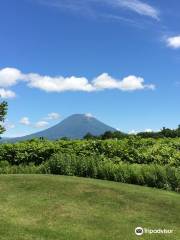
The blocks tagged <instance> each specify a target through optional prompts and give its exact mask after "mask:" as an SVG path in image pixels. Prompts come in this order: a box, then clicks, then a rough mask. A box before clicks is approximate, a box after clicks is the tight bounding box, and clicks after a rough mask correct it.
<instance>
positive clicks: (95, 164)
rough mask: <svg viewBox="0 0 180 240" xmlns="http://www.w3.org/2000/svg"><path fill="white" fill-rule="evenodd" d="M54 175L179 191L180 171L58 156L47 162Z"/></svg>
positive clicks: (50, 171) (74, 156)
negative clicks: (90, 178)
mask: <svg viewBox="0 0 180 240" xmlns="http://www.w3.org/2000/svg"><path fill="white" fill-rule="evenodd" d="M45 168H46V169H47V172H49V173H52V174H62V175H69V176H71V175H75V176H80V177H92V178H99V179H105V180H111V181H117V182H124V183H131V184H138V185H145V186H149V187H156V188H163V189H169V190H174V191H178V189H179V188H180V170H179V169H178V168H175V167H170V166H160V165H155V164H149V165H147V164H141V165H140V164H129V163H122V162H119V163H113V162H112V161H111V160H109V159H106V158H102V157H99V156H89V157H87V158H86V157H77V156H76V155H70V154H62V153H58V154H55V155H53V156H52V157H51V158H50V160H49V161H47V162H46V163H45Z"/></svg>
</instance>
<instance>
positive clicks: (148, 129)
mask: <svg viewBox="0 0 180 240" xmlns="http://www.w3.org/2000/svg"><path fill="white" fill-rule="evenodd" d="M145 132H147V133H151V132H153V130H152V129H150V128H147V129H145Z"/></svg>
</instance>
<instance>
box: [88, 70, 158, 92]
mask: <svg viewBox="0 0 180 240" xmlns="http://www.w3.org/2000/svg"><path fill="white" fill-rule="evenodd" d="M93 85H94V87H95V88H96V89H100V90H102V89H119V90H122V91H135V90H142V89H145V88H149V89H152V90H153V89H154V88H155V86H154V85H153V84H149V85H146V84H144V79H143V78H141V77H136V76H133V75H131V76H128V77H125V78H123V79H122V80H116V79H115V78H112V77H111V76H109V75H108V74H107V73H103V74H102V75H100V76H99V77H97V78H96V79H94V80H93Z"/></svg>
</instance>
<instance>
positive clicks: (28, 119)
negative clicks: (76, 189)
mask: <svg viewBox="0 0 180 240" xmlns="http://www.w3.org/2000/svg"><path fill="white" fill-rule="evenodd" d="M179 10H180V2H179V1H178V0H174V1H171V2H169V1H164V0H159V1H155V0H151V1H150V0H149V1H148V0H146V1H144V0H86V1H85V0H2V1H1V14H0V29H1V34H0V95H1V98H2V99H1V100H3V99H5V100H7V101H8V104H9V111H8V117H7V120H6V123H5V125H6V127H7V131H6V133H5V134H4V136H8V137H14V136H21V135H26V134H28V133H32V132H36V131H39V130H42V129H44V128H47V127H50V126H52V125H54V124H56V123H57V122H59V121H60V120H62V119H64V118H65V117H67V116H69V115H71V114H73V113H91V114H92V115H93V116H95V117H97V118H98V119H100V120H102V121H103V122H105V123H107V124H109V125H111V126H113V127H116V128H118V129H120V130H122V131H125V132H130V131H132V130H135V131H141V130H146V129H152V130H159V129H160V128H162V127H163V126H167V127H170V128H175V127H176V126H177V125H178V124H179V123H180V112H179V104H180V94H179V93H180V28H179V24H178V23H179V22H180V14H179Z"/></svg>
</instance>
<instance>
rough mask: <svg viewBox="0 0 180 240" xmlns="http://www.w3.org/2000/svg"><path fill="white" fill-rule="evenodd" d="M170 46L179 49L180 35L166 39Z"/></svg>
mask: <svg viewBox="0 0 180 240" xmlns="http://www.w3.org/2000/svg"><path fill="white" fill-rule="evenodd" d="M166 42H167V45H168V47H171V48H174V49H177V48H180V35H177V36H174V37H169V38H167V39H166Z"/></svg>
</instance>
